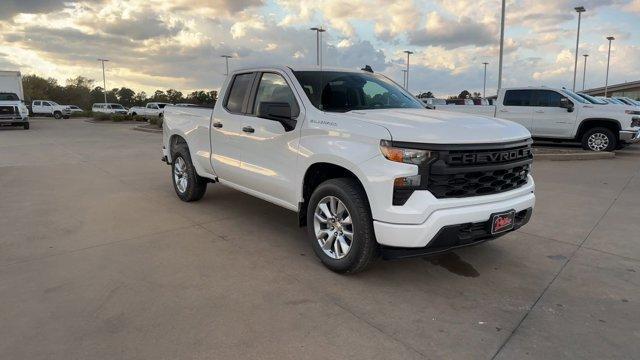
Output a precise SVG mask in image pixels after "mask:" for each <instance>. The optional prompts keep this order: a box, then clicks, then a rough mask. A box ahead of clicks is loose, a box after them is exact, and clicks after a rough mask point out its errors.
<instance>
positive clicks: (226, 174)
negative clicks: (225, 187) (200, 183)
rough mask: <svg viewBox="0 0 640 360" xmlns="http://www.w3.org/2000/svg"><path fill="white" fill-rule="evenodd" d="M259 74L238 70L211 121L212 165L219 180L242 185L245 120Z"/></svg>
mask: <svg viewBox="0 0 640 360" xmlns="http://www.w3.org/2000/svg"><path fill="white" fill-rule="evenodd" d="M255 77H256V73H255V72H247V73H238V74H235V75H234V76H233V78H232V79H231V80H229V85H227V89H226V91H225V94H224V99H223V100H222V101H223V103H222V106H216V110H215V111H214V113H213V119H212V121H211V165H212V166H213V171H214V172H215V173H216V175H217V176H218V178H219V179H221V180H223V181H227V182H230V183H232V184H236V185H241V184H242V170H241V169H240V167H241V164H242V153H243V151H245V149H243V148H242V147H241V145H240V143H241V139H240V138H241V137H242V136H243V134H244V133H243V131H242V127H243V121H244V118H246V113H247V107H248V101H249V94H250V93H251V88H252V86H253V83H254V81H255Z"/></svg>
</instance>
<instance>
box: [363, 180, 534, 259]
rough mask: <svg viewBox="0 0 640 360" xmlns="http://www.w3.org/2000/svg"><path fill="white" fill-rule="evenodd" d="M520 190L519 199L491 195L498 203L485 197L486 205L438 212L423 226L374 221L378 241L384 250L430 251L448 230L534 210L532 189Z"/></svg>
mask: <svg viewBox="0 0 640 360" xmlns="http://www.w3.org/2000/svg"><path fill="white" fill-rule="evenodd" d="M519 190H520V189H518V190H514V191H513V192H514V193H517V194H518V196H513V197H509V198H506V199H504V198H503V199H500V198H499V197H498V196H495V195H488V196H495V198H496V201H486V197H483V198H485V201H484V202H482V203H477V204H470V205H463V206H457V207H446V208H440V209H437V210H435V211H433V212H432V213H431V214H430V215H429V216H428V217H427V218H426V220H425V221H424V222H422V223H420V224H398V223H387V222H382V221H374V222H373V226H374V230H375V234H376V239H377V241H378V243H380V244H381V245H384V246H391V247H401V248H424V247H427V246H429V245H430V244H431V243H432V242H433V241H434V239H435V238H436V237H437V236H438V233H439V232H441V231H442V229H445V228H447V227H448V226H457V225H463V224H474V223H482V222H486V221H489V218H490V217H491V214H494V213H497V212H502V211H508V210H515V211H516V213H519V212H521V211H523V210H527V209H533V207H534V206H535V195H534V194H533V186H531V191H530V192H522V191H519ZM503 194H506V193H503ZM503 194H497V195H503ZM522 225H524V224H522ZM522 225H520V226H522Z"/></svg>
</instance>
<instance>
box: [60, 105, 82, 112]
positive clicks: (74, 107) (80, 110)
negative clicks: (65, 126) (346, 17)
mask: <svg viewBox="0 0 640 360" xmlns="http://www.w3.org/2000/svg"><path fill="white" fill-rule="evenodd" d="M64 106H68V107H69V109H70V110H71V113H81V112H84V110H82V109H80V108H79V107H78V106H75V105H64Z"/></svg>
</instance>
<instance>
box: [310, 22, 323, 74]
mask: <svg viewBox="0 0 640 360" xmlns="http://www.w3.org/2000/svg"><path fill="white" fill-rule="evenodd" d="M309 30H312V31H315V32H316V64H317V65H318V66H320V57H321V56H322V55H321V53H320V41H321V39H322V33H323V32H325V31H327V30H326V29H323V28H322V26H321V27H312V28H311V29H309Z"/></svg>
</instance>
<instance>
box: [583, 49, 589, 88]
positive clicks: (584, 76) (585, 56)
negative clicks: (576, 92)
mask: <svg viewBox="0 0 640 360" xmlns="http://www.w3.org/2000/svg"><path fill="white" fill-rule="evenodd" d="M582 56H584V70H582V91H584V82H585V79H586V78H587V58H588V57H589V54H584V55H582Z"/></svg>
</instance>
